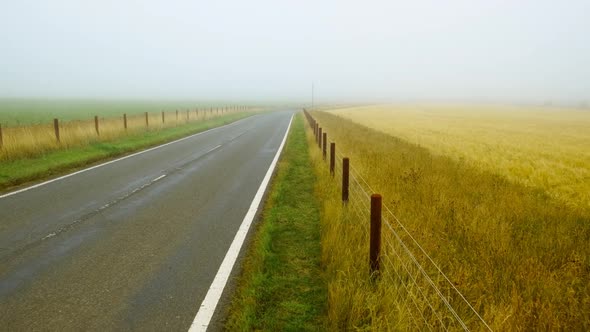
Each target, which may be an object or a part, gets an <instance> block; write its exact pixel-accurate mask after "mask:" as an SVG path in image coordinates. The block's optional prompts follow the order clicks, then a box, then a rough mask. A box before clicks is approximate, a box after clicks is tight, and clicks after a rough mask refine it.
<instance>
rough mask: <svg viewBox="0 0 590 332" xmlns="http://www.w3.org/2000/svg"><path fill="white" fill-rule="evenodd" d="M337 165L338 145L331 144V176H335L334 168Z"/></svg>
mask: <svg viewBox="0 0 590 332" xmlns="http://www.w3.org/2000/svg"><path fill="white" fill-rule="evenodd" d="M335 164H336V143H334V142H332V143H330V174H331V175H332V176H334V166H335Z"/></svg>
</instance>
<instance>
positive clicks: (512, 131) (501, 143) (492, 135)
mask: <svg viewBox="0 0 590 332" xmlns="http://www.w3.org/2000/svg"><path fill="white" fill-rule="evenodd" d="M331 112H333V113H334V114H336V115H339V116H343V117H345V118H349V119H351V120H353V121H354V122H356V123H359V124H362V125H364V126H367V127H370V128H374V129H376V130H379V131H382V132H384V133H387V134H391V135H393V136H396V137H400V138H403V139H404V140H407V141H409V142H412V143H416V144H419V145H421V146H424V147H426V148H428V149H430V150H431V151H432V152H434V153H437V154H442V155H448V156H450V157H452V158H454V159H455V160H464V161H466V162H469V163H471V164H473V165H475V166H476V167H481V168H483V169H486V170H490V171H492V172H496V173H498V174H501V175H503V176H505V177H507V178H508V179H510V180H512V181H517V182H519V183H522V184H525V185H528V186H534V187H537V188H541V189H543V190H544V191H546V192H548V193H549V194H550V195H552V196H553V197H557V198H559V199H561V200H563V201H565V202H568V203H569V204H582V205H585V206H590V111H589V110H578V109H558V108H547V107H530V106H527V107H516V106H495V105H489V106H481V105H480V106H469V105H427V104H426V105H397V106H367V107H352V108H342V109H335V110H332V111H331Z"/></svg>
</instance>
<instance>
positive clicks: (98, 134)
mask: <svg viewBox="0 0 590 332" xmlns="http://www.w3.org/2000/svg"><path fill="white" fill-rule="evenodd" d="M94 129H96V135H97V136H100V132H99V130H98V116H97V115H95V116H94Z"/></svg>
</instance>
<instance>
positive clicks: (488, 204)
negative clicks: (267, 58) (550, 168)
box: [308, 112, 590, 331]
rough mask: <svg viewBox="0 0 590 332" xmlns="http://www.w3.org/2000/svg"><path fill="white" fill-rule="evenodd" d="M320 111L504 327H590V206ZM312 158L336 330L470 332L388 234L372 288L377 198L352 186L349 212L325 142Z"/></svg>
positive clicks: (363, 169) (392, 203) (445, 265)
mask: <svg viewBox="0 0 590 332" xmlns="http://www.w3.org/2000/svg"><path fill="white" fill-rule="evenodd" d="M312 114H313V115H314V116H315V117H316V119H317V120H318V122H319V123H320V125H321V126H322V127H323V129H324V131H326V132H327V133H328V138H329V140H330V141H335V142H336V143H337V150H338V151H340V152H341V153H345V154H346V155H347V156H349V157H350V158H351V165H352V166H353V167H354V168H355V169H356V170H357V171H358V174H359V175H360V176H362V177H364V178H365V179H366V180H367V181H368V184H369V185H370V186H371V187H372V188H373V189H374V190H375V191H376V192H379V193H381V194H382V195H383V197H384V204H385V205H387V206H388V207H390V208H391V209H392V210H393V212H394V213H395V214H396V215H397V217H399V219H400V220H401V221H402V223H404V225H405V227H406V228H407V229H408V231H409V232H410V233H411V234H412V235H413V237H414V238H415V239H416V240H417V241H418V242H419V243H420V244H421V246H422V247H423V248H424V250H425V251H426V252H427V253H428V254H429V255H430V256H431V257H432V258H433V260H434V261H435V262H436V263H437V264H438V265H439V266H440V267H441V269H442V270H443V271H444V272H445V274H446V275H448V277H449V278H450V280H451V282H452V283H453V285H455V286H456V287H457V288H458V289H459V290H460V291H461V293H462V294H464V296H465V297H466V298H467V300H468V301H469V303H471V304H472V305H473V306H474V308H475V309H476V310H477V312H479V313H480V314H481V315H482V317H483V318H484V319H485V321H486V322H487V323H488V324H489V325H490V326H491V328H492V329H493V330H509V331H513V330H515V331H518V330H576V331H587V330H589V329H590V315H588V312H590V246H588V241H589V239H590V208H588V207H587V206H584V205H583V204H565V203H563V202H562V200H560V199H555V198H554V197H553V196H550V195H547V194H546V193H545V191H543V190H540V189H538V188H537V187H536V186H535V187H532V186H525V185H523V184H521V183H518V182H515V181H510V180H507V179H506V177H505V176H502V175H498V174H497V173H499V172H498V170H497V169H494V170H493V172H490V171H489V170H486V169H484V168H482V167H479V166H476V165H478V164H476V163H475V162H470V163H466V162H460V161H458V158H456V157H455V158H449V157H447V156H445V155H442V154H440V153H439V154H433V153H431V152H430V151H429V150H427V149H425V148H423V147H420V146H417V145H415V144H412V143H408V142H407V141H405V140H401V139H398V138H396V137H393V136H390V135H388V134H384V133H381V132H378V131H376V130H372V129H369V128H367V127H364V126H361V125H358V124H356V123H353V122H351V121H349V120H347V119H343V118H342V117H337V116H334V115H333V114H330V113H328V112H312ZM398 123H399V122H398ZM582 134H583V133H582ZM308 137H309V139H310V141H313V137H312V135H311V134H310V135H309V136H308ZM311 152H312V160H313V161H314V165H315V168H316V172H317V174H318V184H317V187H316V195H317V196H318V197H319V198H320V199H321V201H322V208H321V220H322V258H323V263H324V265H325V266H326V269H327V276H328V302H329V304H328V306H329V308H328V316H329V321H330V324H332V325H331V326H330V328H331V329H333V330H371V331H384V330H428V329H429V328H432V329H434V330H441V329H443V326H444V327H447V328H448V329H450V330H460V329H461V327H460V326H459V325H458V324H457V322H456V320H454V319H453V317H452V314H451V313H450V312H449V311H448V310H446V309H445V307H444V305H443V304H442V303H441V301H438V300H437V297H436V296H435V294H434V293H433V292H431V291H430V292H429V291H425V292H424V295H425V296H422V295H423V294H422V292H421V291H420V290H421V289H427V287H428V286H427V285H426V284H427V283H426V282H425V281H424V279H421V280H418V279H417V281H416V282H414V281H413V279H412V278H413V277H412V276H417V277H418V278H419V276H420V273H419V271H417V270H416V269H412V268H411V267H410V266H411V264H410V261H409V260H408V258H407V257H403V255H402V257H401V258H399V257H397V256H396V254H395V252H394V251H393V250H394V249H395V250H396V251H397V252H398V253H399V252H401V250H400V246H399V245H397V244H395V238H394V236H393V233H392V232H390V231H385V229H388V228H387V227H385V226H384V233H383V237H384V255H383V263H384V267H383V268H384V271H383V276H382V278H381V279H379V280H378V281H377V282H375V283H373V282H371V281H370V278H369V273H368V234H367V229H368V223H369V222H368V198H366V197H364V198H363V194H362V193H361V192H360V191H359V190H358V188H357V189H352V191H351V194H352V196H351V198H352V200H351V203H349V205H348V206H346V207H343V206H342V203H341V201H340V193H339V188H338V187H339V179H338V178H336V179H332V178H331V177H330V176H329V175H328V170H327V164H326V162H325V161H323V160H322V157H321V155H320V154H319V149H318V148H317V145H316V146H315V147H313V144H312V148H311ZM351 183H352V184H353V187H354V186H355V185H354V182H351ZM357 187H358V186H357ZM388 218H389V220H388V221H389V222H392V220H391V218H390V217H388ZM392 225H393V227H396V226H395V223H393V222H392ZM398 231H399V228H398ZM400 234H402V238H403V240H404V241H406V242H407V243H411V241H410V240H409V238H408V237H407V236H405V237H404V236H403V232H400ZM390 243H393V245H390ZM411 250H412V251H414V253H416V255H417V259H418V260H419V261H420V262H421V264H423V265H424V266H425V268H426V269H427V271H428V273H429V274H431V275H432V276H433V278H434V283H435V284H436V285H437V286H438V287H439V288H440V289H441V290H442V292H443V293H444V294H445V296H446V297H447V298H448V299H449V301H450V302H451V303H452V304H453V306H454V307H455V309H456V310H457V312H458V314H459V315H460V316H461V318H462V319H463V320H464V321H465V323H466V324H467V326H468V327H469V328H470V329H472V330H485V325H483V324H482V323H481V322H480V321H479V320H478V319H477V317H476V316H475V315H474V314H473V312H471V311H470V309H469V308H468V307H467V306H466V305H464V304H462V301H461V300H460V299H459V298H458V297H457V296H456V295H453V292H451V291H450V288H449V286H448V285H447V284H446V283H445V281H444V280H443V279H442V278H440V276H437V274H436V273H435V272H436V271H435V269H433V268H432V266H430V265H429V264H428V261H427V259H426V257H425V256H424V255H421V254H420V252H419V250H417V248H416V247H415V246H413V247H411ZM406 267H407V270H406ZM437 301H438V302H437Z"/></svg>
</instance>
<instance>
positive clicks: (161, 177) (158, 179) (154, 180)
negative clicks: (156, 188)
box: [152, 174, 166, 183]
mask: <svg viewBox="0 0 590 332" xmlns="http://www.w3.org/2000/svg"><path fill="white" fill-rule="evenodd" d="M165 177H166V174H163V175H160V176H158V177H157V178H155V179H153V180H152V183H154V182H156V181H160V180H162V179H163V178H165Z"/></svg>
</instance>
